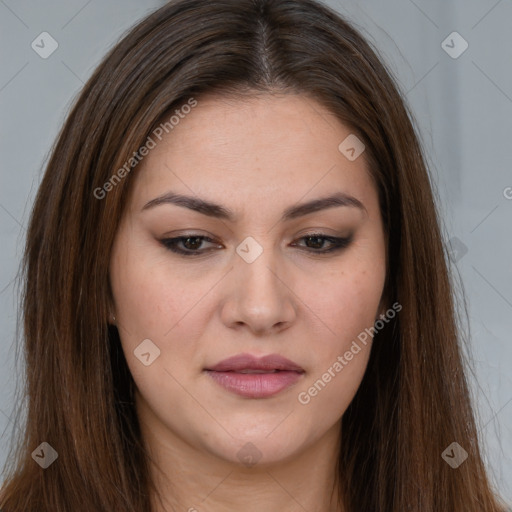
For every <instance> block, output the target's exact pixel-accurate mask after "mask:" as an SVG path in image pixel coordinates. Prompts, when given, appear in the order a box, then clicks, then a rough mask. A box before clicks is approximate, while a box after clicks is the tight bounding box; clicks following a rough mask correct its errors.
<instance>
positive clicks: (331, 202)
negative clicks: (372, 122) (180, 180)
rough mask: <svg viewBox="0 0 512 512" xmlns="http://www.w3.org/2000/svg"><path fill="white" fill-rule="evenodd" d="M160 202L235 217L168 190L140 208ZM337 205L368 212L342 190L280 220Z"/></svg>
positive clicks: (288, 212)
mask: <svg viewBox="0 0 512 512" xmlns="http://www.w3.org/2000/svg"><path fill="white" fill-rule="evenodd" d="M161 204H175V205H177V206H182V207H184V208H189V209H190V210H194V211H196V212H198V213H202V214H203V215H208V216H210V217H216V218H219V219H224V220H228V221H231V222H233V221H234V219H235V215H234V213H233V212H232V211H231V210H230V209H229V208H226V207H224V206H222V205H220V204H217V203H214V202H211V201H206V200H204V199H199V198H197V197H191V196H185V195H181V194H175V193H174V192H168V193H166V194H163V195H162V196H159V197H156V198H155V199H152V200H151V201H149V202H147V203H146V204H145V205H144V206H143V208H142V210H147V209H149V208H153V207H155V206H158V205H161ZM339 206H346V207H352V208H358V209H360V210H361V211H363V212H366V213H368V211H367V210H366V208H365V206H364V205H363V203H361V201H359V199H356V198H355V197H354V196H351V195H349V194H345V193H343V192H337V193H336V194H332V195H330V196H327V197H323V198H319V199H313V200H312V201H308V202H307V203H302V204H299V205H295V206H290V207H289V208H287V209H286V210H285V211H284V213H283V215H282V217H281V220H282V221H288V220H292V219H296V218H297V217H302V216H305V215H309V214H310V213H314V212H317V211H320V210H325V209H327V208H334V207H339Z"/></svg>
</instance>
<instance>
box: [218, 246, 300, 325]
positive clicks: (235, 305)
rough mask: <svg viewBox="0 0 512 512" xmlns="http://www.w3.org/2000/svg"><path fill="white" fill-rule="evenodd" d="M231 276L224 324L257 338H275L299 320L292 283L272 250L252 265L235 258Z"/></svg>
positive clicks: (237, 257)
mask: <svg viewBox="0 0 512 512" xmlns="http://www.w3.org/2000/svg"><path fill="white" fill-rule="evenodd" d="M235 258H236V259H235V264H234V268H233V271H232V272H230V273H229V274H230V275H229V284H228V287H227V296H226V299H225V301H224V302H223V304H222V311H221V318H222V321H223V323H224V324H225V325H226V326H228V327H229V328H232V329H238V330H239V329H243V328H246V329H248V330H250V331H251V332H252V333H253V334H255V335H265V334H275V333H277V332H280V331H282V330H284V329H286V328H288V327H289V326H290V325H291V324H292V323H293V322H294V320H295V318H296V312H297V302H296V300H295V298H296V297H295V295H294V293H293V291H292V288H291V285H292V283H291V282H290V281H291V279H290V278H289V277H288V279H287V274H286V273H285V272H284V268H283V265H282V264H281V265H278V258H277V257H276V256H275V255H274V254H273V252H272V251H271V250H270V249H265V250H264V251H263V253H262V254H261V255H260V256H259V257H258V258H257V259H256V260H255V261H253V262H252V263H247V262H246V261H244V260H243V259H242V258H240V257H239V256H238V255H235Z"/></svg>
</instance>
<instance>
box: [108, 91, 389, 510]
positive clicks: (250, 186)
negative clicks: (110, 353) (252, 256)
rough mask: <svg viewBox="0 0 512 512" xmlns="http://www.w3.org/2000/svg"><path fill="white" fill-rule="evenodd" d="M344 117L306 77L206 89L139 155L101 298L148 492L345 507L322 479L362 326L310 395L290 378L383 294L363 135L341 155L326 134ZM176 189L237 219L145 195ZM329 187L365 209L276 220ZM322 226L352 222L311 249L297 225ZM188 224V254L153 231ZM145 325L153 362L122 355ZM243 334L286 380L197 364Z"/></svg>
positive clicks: (366, 316)
mask: <svg viewBox="0 0 512 512" xmlns="http://www.w3.org/2000/svg"><path fill="white" fill-rule="evenodd" d="M350 133H351V131H350V129H349V128H348V127H346V126H344V125H343V124H341V123H340V122H339V121H338V120H337V119H336V118H335V117H334V116H333V115H332V114H330V113H329V112H328V111H326V110H325V109H324V108H323V107H322V106H321V105H320V104H318V103H316V102H315V101H314V100H313V99H311V98H308V97H306V96H303V95H270V94H264V95H259V96H254V97H251V98H250V99H245V100H241V99H230V98H226V97H218V96H217V97H216V96H210V97H208V96H204V97H201V98H199V99H198V105H197V106H196V107H195V108H194V109H193V110H192V112H191V113H190V114H188V115H187V116H186V117H185V118H184V119H182V120H180V122H179V124H178V125H177V126H175V128H174V129H173V130H172V131H171V132H170V133H169V134H168V135H166V136H165V137H164V138H163V140H162V141H161V142H159V143H158V144H157V146H156V147H155V148H154V149H152V150H151V151H150V153H149V154H148V155H147V156H146V157H145V159H144V160H143V161H142V162H141V164H140V165H139V166H138V167H137V169H136V171H133V172H134V176H133V177H132V178H133V179H134V183H133V184H132V185H133V188H132V190H131V195H130V199H129V202H128V204H127V209H126V212H125V214H124V216H123V219H122V222H121V224H120V227H119V230H118V233H117V236H116V239H115V243H114V247H113V252H112V257H111V266H110V279H111V286H112V291H113V297H114V303H113V304H112V313H113V314H114V315H115V318H116V320H115V323H116V325H117V326H118V329H119V332H120V336H121V342H122V346H123V350H124V353H125V355H126V359H127V362H128V365H129V368H130V371H131V373H132V375H133V378H134V380H135V383H136V387H137V391H136V408H137V413H138V416H139V419H140V422H141V428H142V434H143V441H144V443H145V445H146V447H147V449H148V451H149V453H150V454H151V456H152V459H153V461H154V465H152V474H153V477H154V479H155V482H156V485H157V488H158V490H159V492H160V494H161V496H162V500H161V501H159V500H156V497H155V498H154V501H155V510H158V511H164V510H174V509H175V510H184V511H186V510H188V511H190V512H193V511H195V510H197V511H198V512H202V511H215V512H224V511H233V510H244V512H261V510H269V511H272V512H274V511H278V510H279V511H284V512H298V511H301V512H303V511H304V510H307V511H311V512H315V511H317V512H320V511H322V512H325V511H336V512H337V511H341V510H343V507H342V506H341V505H339V506H338V505H337V504H336V501H337V500H336V498H335V497H334V496H335V495H333V494H332V493H333V491H334V492H337V482H336V478H335V475H336V461H337V456H338V452H339V443H340V442H342V435H341V428H340V425H341V418H342V415H343V413H344V412H345V410H346V409H347V407H348V405H349V404H350V402H351V400H352V399H353V397H354V395H355V393H356V391H357V389H358V387H359V385H360V383H361V380H362V378H363V375H364V371H365V369H366V365H367V362H368V357H369V354H370V349H371V340H370V341H369V343H368V344H367V345H366V346H364V345H362V344H360V346H361V350H360V352H358V353H357V355H355V356H354V357H353V359H352V360H351V361H350V362H348V364H347V365H346V366H344V368H343V370H342V371H340V372H338V373H336V374H335V375H336V376H335V377H334V378H332V379H331V381H330V382H329V383H328V384H327V385H326V386H325V387H324V388H323V389H322V390H321V391H320V392H318V393H317V395H316V396H314V397H312V398H311V400H310V401H309V403H307V404H305V405H304V404H302V403H300V402H299V400H298V395H299V393H300V392H304V391H307V390H308V388H310V387H311V386H312V385H313V384H314V383H315V381H317V380H318V379H319V378H321V377H322V375H323V374H324V373H325V372H327V371H328V369H329V368H330V367H332V366H333V364H334V363H335V361H336V360H337V358H338V356H340V355H341V356H342V355H343V354H345V352H346V351H347V350H349V349H350V346H351V344H352V342H353V340H355V339H356V338H357V336H358V334H360V333H361V332H362V331H364V329H365V328H369V327H371V326H373V324H374V322H375V319H376V318H377V317H378V316H379V314H381V313H382V312H383V310H384V308H383V287H384V279H385V273H386V257H385V246H386V245H385V244H386V242H385V235H384V231H383V226H382V219H381V214H380V211H379V204H378V196H377V191H376V188H375V186H374V183H373V181H372V179H371V177H370V174H369V171H368V167H367V163H366V161H365V158H364V153H363V155H362V156H360V157H359V158H357V159H356V160H355V161H349V160H348V159H347V158H346V157H345V156H344V155H343V154H342V153H341V152H340V151H339V150H338V145H339V144H340V143H341V141H343V140H344V139H345V138H346V137H347V136H348V135H349V134H350ZM171 190H172V191H173V192H175V193H178V194H184V195H189V196H193V197H200V198H202V199H206V200H209V201H214V202H216V203H219V204H221V205H223V206H224V207H226V208H229V209H230V210H232V211H233V213H234V215H235V220H234V221H233V222H231V221H227V220H221V219H217V218H213V217H210V216H207V215H204V214H201V213H199V212H196V211H193V210H191V209H188V208H185V207H183V206H178V205H174V204H160V205H158V206H154V207H152V208H147V209H144V210H143V207H144V205H145V204H146V203H147V202H148V201H150V200H152V199H154V198H156V197H158V196H160V195H162V194H164V193H166V192H169V191H171ZM338 191H339V192H343V193H346V194H350V195H351V196H353V197H355V198H356V199H358V200H359V201H360V202H361V203H362V204H363V205H364V208H365V209H360V208H356V207H353V206H336V207H331V208H327V209H323V210H321V211H317V212H314V213H310V214H308V215H306V216H303V217H298V218H296V219H293V220H287V221H282V220H281V215H282V213H283V211H284V210H285V209H286V208H288V207H290V206H294V205H297V204H298V203H304V202H307V201H310V200H312V199H316V198H322V197H325V196H327V195H330V194H332V193H333V192H338ZM316 232H320V233H323V234H326V235H327V236H338V237H347V236H348V235H350V234H351V233H352V234H353V239H352V242H351V243H350V244H349V245H348V246H347V247H346V248H344V249H341V250H340V251H335V252H331V253H327V254H325V255H321V254H320V255H319V254H318V253H319V252H320V251H321V249H325V248H328V247H330V246H331V244H330V243H329V241H326V240H324V241H322V240H320V242H318V241H316V242H315V240H313V242H311V241H309V242H308V239H304V238H302V237H304V236H305V235H306V234H308V233H316ZM184 235H189V236H190V235H195V236H198V235H204V236H209V237H210V238H212V239H214V240H215V242H214V243H211V242H208V241H206V242H203V243H202V245H201V244H200V243H198V242H197V241H196V242H194V241H193V243H192V245H190V244H189V245H187V246H185V247H184V246H183V244H180V247H181V248H182V249H185V250H186V249H187V248H189V250H196V251H197V250H199V251H201V250H202V251H204V252H203V255H202V256H199V257H193V256H192V257H187V256H181V255H178V254H174V253H173V252H171V251H170V250H169V249H168V248H166V247H165V246H164V245H162V243H161V242H160V240H161V239H163V238H171V237H176V236H184ZM248 236H251V237H253V238H254V239H255V240H256V241H257V242H258V243H259V244H260V246H261V247H262V249H263V252H262V254H261V255H260V256H259V257H258V258H257V259H256V260H255V261H253V262H252V263H247V262H246V261H245V260H244V259H242V258H241V257H240V256H239V255H238V254H237V252H236V248H237V246H238V245H239V244H240V243H241V242H242V241H243V240H244V239H245V238H246V237H248ZM194 243H195V245H194ZM315 244H316V245H315ZM308 247H309V252H308ZM208 249H211V250H210V251H208ZM315 250H316V251H317V252H316V253H315V252H313V251H315ZM144 339H150V340H152V342H153V343H154V344H155V345H156V346H157V347H158V348H159V350H160V356H159V357H157V358H156V359H154V362H152V363H151V364H150V365H149V366H145V365H144V364H142V363H141V361H140V360H139V359H138V358H137V357H135V355H134V350H135V349H136V348H137V346H138V345H139V344H140V343H141V341H142V340H144ZM242 352H245V353H250V354H253V355H255V356H263V355H267V354H273V353H277V354H280V355H283V356H284V357H287V358H288V359H291V360H292V361H294V362H296V363H298V364H299V365H300V366H301V367H302V368H303V369H304V370H305V373H304V374H303V376H302V377H301V380H300V381H299V382H298V383H297V384H295V385H293V386H292V387H290V388H288V389H286V390H285V391H282V392H281V393H279V394H277V395H274V396H272V397H268V398H259V399H255V398H246V397H240V396H238V395H235V394H233V393H231V392H229V391H227V390H225V389H224V388H222V387H220V386H219V385H218V384H217V383H216V382H214V381H213V380H212V379H211V378H210V376H209V375H207V374H206V373H205V372H204V371H203V369H204V368H205V367H208V366H212V365H214V364H216V363H217V362H219V361H221V360H223V359H225V358H227V357H230V356H233V355H236V354H239V353H242ZM249 442H250V443H252V444H253V445H254V446H255V447H256V448H257V452H256V453H258V455H255V457H256V458H257V457H259V460H258V461H257V463H256V464H255V465H252V466H249V465H247V464H244V463H243V462H242V461H241V460H240V458H239V452H240V450H248V448H247V446H246V443H249ZM244 446H245V448H244ZM242 453H244V452H243V451H242ZM305 484H306V485H305ZM248 497H250V499H248Z"/></svg>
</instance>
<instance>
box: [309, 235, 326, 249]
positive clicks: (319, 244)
mask: <svg viewBox="0 0 512 512" xmlns="http://www.w3.org/2000/svg"><path fill="white" fill-rule="evenodd" d="M311 240H316V241H317V242H318V243H316V244H315V243H314V244H313V245H314V248H316V249H320V248H321V247H322V245H323V239H322V238H320V237H318V236H308V237H307V239H306V244H307V245H308V247H311V246H310V245H309V244H308V242H309V241H311Z"/></svg>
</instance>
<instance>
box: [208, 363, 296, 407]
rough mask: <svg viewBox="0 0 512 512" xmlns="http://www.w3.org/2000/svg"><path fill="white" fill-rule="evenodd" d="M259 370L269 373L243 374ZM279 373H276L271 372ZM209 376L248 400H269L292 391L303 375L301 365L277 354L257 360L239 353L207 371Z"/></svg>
mask: <svg viewBox="0 0 512 512" xmlns="http://www.w3.org/2000/svg"><path fill="white" fill-rule="evenodd" d="M242 370H259V371H266V372H268V373H241V371H242ZM274 370H278V371H277V372H275V373H271V372H273V371H274ZM205 371H206V373H207V374H208V375H209V376H210V377H211V378H212V379H213V380H214V381H215V382H217V384H219V385H221V386H222V387H223V388H225V389H227V390H228V391H231V392H233V393H235V394H237V395H240V396H244V397H247V398H266V397H269V396H273V395H276V394H277V393H279V392H281V391H283V390H285V389H287V388H289V387H290V386H292V385H293V384H295V383H296V382H297V381H298V380H299V379H300V378H301V377H302V374H303V373H304V370H303V368H301V367H300V366H299V365H298V364H296V363H294V362H293V361H290V360H289V359H286V358H284V357H282V356H280V355H278V354H271V355H268V356H265V357H261V358H257V357H254V356H252V355H251V354H239V355H237V356H234V357H230V358H228V359H225V360H223V361H221V362H220V363H217V364H216V365H215V366H212V367H211V368H206V369H205Z"/></svg>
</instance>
